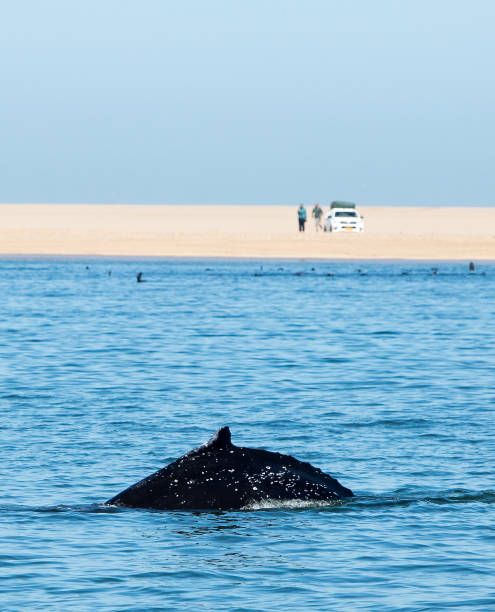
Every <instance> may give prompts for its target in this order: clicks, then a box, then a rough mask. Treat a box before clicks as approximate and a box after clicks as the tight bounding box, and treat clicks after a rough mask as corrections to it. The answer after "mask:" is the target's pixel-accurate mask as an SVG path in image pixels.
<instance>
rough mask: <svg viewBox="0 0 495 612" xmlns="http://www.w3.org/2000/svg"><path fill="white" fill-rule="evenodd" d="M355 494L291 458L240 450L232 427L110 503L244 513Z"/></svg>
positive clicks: (321, 473)
mask: <svg viewBox="0 0 495 612" xmlns="http://www.w3.org/2000/svg"><path fill="white" fill-rule="evenodd" d="M353 495H354V494H353V493H352V491H351V490H350V489H347V488H346V487H344V486H342V485H341V484H340V483H339V482H338V481H337V480H336V479H335V478H332V477H331V476H330V475H328V474H325V473H324V472H322V471H321V470H320V469H319V468H317V467H313V466H312V465H310V464H309V463H305V462H303V461H299V460H298V459H295V458H294V457H291V456H290V455H283V454H281V453H275V452H271V451H267V450H263V449H256V448H244V447H241V446H235V445H234V444H233V443H232V440H231V432H230V429H229V427H222V428H221V429H219V430H218V431H217V432H216V433H215V434H214V435H213V436H212V437H211V438H210V440H208V442H206V443H205V444H202V445H201V446H198V447H197V448H195V449H193V450H192V451H190V452H188V453H186V454H185V455H183V456H182V457H180V458H179V459H177V460H176V461H173V462H172V463H170V464H169V465H167V466H165V467H164V468H162V469H160V470H158V471H157V472H154V473H153V474H151V475H150V476H147V477H146V478H144V479H143V480H140V481H139V482H137V483H135V484H133V485H132V486H130V487H128V488H127V489H125V490H124V491H122V492H121V493H119V494H118V495H115V496H114V497H112V498H111V499H109V500H108V501H106V502H105V504H106V505H111V506H121V507H124V508H148V509H153V510H240V509H242V508H249V507H252V506H253V505H255V504H263V503H266V502H268V503H273V502H290V501H292V500H301V501H304V502H332V501H336V500H341V499H344V498H346V497H353Z"/></svg>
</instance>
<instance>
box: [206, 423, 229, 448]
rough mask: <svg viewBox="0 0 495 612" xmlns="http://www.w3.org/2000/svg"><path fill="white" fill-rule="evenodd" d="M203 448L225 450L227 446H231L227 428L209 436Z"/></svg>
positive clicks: (222, 428)
mask: <svg viewBox="0 0 495 612" xmlns="http://www.w3.org/2000/svg"><path fill="white" fill-rule="evenodd" d="M205 446H206V447H207V448H225V447H227V446H232V442H231V441H230V429H229V428H228V427H227V426H225V427H221V428H220V429H219V430H218V431H217V432H216V433H215V434H213V435H212V436H211V438H210V439H209V440H208V442H207V443H206V444H205Z"/></svg>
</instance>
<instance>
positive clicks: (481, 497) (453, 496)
mask: <svg viewBox="0 0 495 612" xmlns="http://www.w3.org/2000/svg"><path fill="white" fill-rule="evenodd" d="M420 504H433V505H437V506H443V505H452V504H454V505H455V504H487V505H491V504H495V491H494V490H491V489H490V490H486V491H469V490H467V489H449V490H447V491H436V492H431V493H428V492H426V491H424V492H423V493H422V494H417V495H413V494H410V495H407V494H406V492H405V491H403V490H401V489H399V490H398V491H396V492H393V493H391V494H383V495H356V497H352V498H346V499H338V500H335V499H329V500H316V499H314V500H302V499H285V500H280V499H263V500H261V501H252V502H250V503H248V504H246V505H245V506H244V507H243V508H241V510H240V511H242V512H246V511H259V510H307V509H328V510H333V511H356V510H360V509H363V510H364V509H367V510H372V509H375V508H376V509H378V508H393V507H407V506H414V505H420ZM143 510H144V511H145V512H153V513H157V512H176V511H170V510H151V509H150V510H147V509H143V508H140V509H139V511H141V512H142V511H143ZM135 511H136V510H135V509H133V508H123V507H120V506H108V505H104V504H96V503H95V504H84V505H80V506H79V505H74V506H69V505H59V506H22V505H18V504H2V505H0V513H1V512H5V513H9V512H12V513H42V514H46V513H49V514H58V513H70V512H72V513H76V514H78V513H82V514H115V513H119V512H135ZM180 512H181V513H182V512H185V513H188V512H201V510H193V511H188V510H180ZM204 512H210V513H211V512H222V513H224V512H225V511H212V510H205V511H204Z"/></svg>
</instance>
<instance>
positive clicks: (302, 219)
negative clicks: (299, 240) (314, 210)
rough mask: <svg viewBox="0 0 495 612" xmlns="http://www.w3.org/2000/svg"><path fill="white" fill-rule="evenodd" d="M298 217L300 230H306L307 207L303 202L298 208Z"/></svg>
mask: <svg viewBox="0 0 495 612" xmlns="http://www.w3.org/2000/svg"><path fill="white" fill-rule="evenodd" d="M297 218H298V219H299V231H300V232H304V224H305V223H306V209H305V208H304V206H303V205H302V204H301V205H300V206H299V208H298V209H297Z"/></svg>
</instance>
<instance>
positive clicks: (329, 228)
mask: <svg viewBox="0 0 495 612" xmlns="http://www.w3.org/2000/svg"><path fill="white" fill-rule="evenodd" d="M323 230H324V231H325V232H362V231H364V220H363V217H362V216H361V215H360V214H359V213H358V211H357V210H356V205H355V204H352V203H351V202H332V203H331V204H330V212H329V213H327V214H326V215H325V220H324V222H323Z"/></svg>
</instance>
